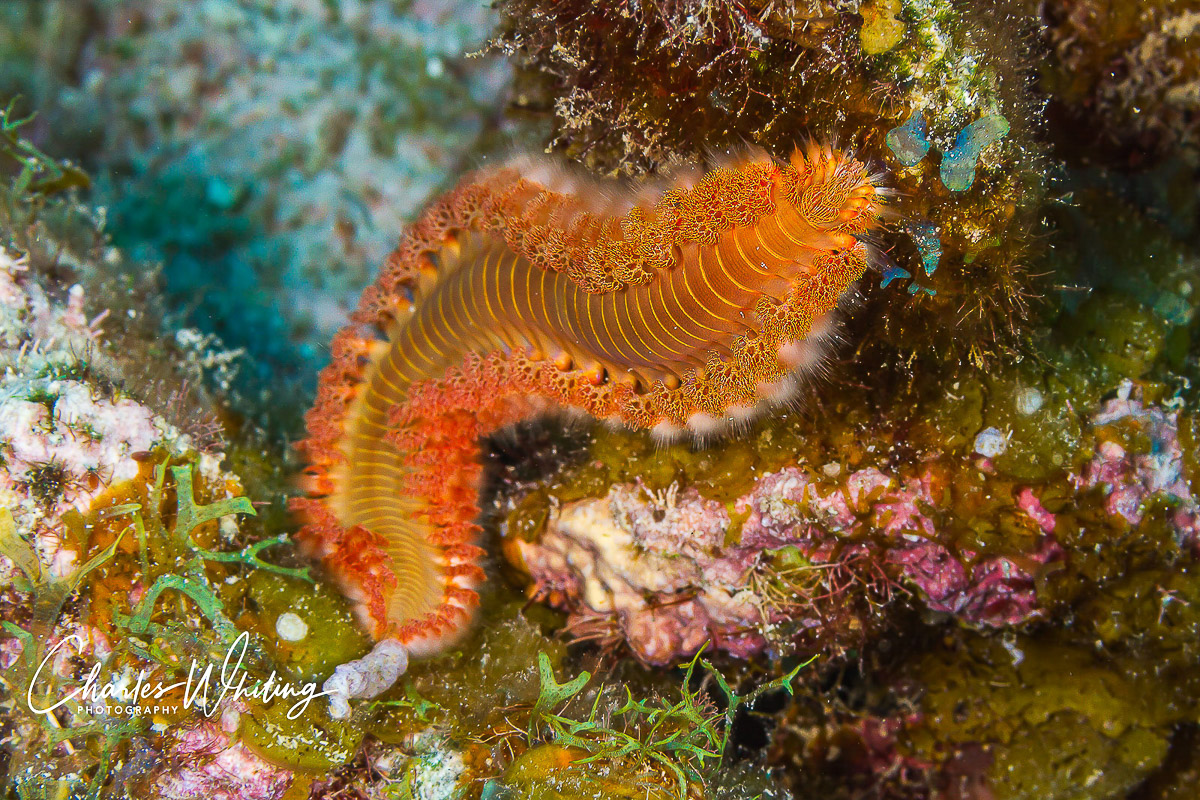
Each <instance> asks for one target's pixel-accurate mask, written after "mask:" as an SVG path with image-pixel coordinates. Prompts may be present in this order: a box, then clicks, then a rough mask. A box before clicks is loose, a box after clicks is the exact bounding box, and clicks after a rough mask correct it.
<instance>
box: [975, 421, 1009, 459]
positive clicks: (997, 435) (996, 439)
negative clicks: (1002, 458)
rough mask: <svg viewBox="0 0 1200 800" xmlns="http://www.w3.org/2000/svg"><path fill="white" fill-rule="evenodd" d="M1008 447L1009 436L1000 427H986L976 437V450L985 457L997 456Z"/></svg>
mask: <svg viewBox="0 0 1200 800" xmlns="http://www.w3.org/2000/svg"><path fill="white" fill-rule="evenodd" d="M1007 449H1008V437H1007V436H1005V435H1004V434H1003V433H1001V432H1000V430H999V429H998V428H984V429H983V430H981V431H980V432H979V434H978V435H977V436H976V437H975V452H976V453H978V454H979V455H981V456H983V457H984V458H995V457H996V456H998V455H1001V454H1003V453H1004V451H1005V450H1007Z"/></svg>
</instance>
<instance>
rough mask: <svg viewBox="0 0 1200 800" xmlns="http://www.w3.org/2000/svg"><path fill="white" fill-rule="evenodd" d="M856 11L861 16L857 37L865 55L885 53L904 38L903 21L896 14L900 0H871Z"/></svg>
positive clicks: (898, 11)
mask: <svg viewBox="0 0 1200 800" xmlns="http://www.w3.org/2000/svg"><path fill="white" fill-rule="evenodd" d="M858 13H859V14H861V15H862V18H863V26H862V30H861V31H859V38H860V39H861V40H862V49H863V52H864V53H866V54H867V55H872V56H873V55H878V54H879V53H886V52H887V51H888V50H891V49H892V48H893V47H895V46H896V45H898V44H899V43H900V40H901V39H903V38H904V34H905V28H904V23H903V22H901V21H900V19H899V18H898V17H897V16H896V15H897V14H899V13H900V0H871V2H868V3H864V4H863V5H862V7H861V8H859V10H858Z"/></svg>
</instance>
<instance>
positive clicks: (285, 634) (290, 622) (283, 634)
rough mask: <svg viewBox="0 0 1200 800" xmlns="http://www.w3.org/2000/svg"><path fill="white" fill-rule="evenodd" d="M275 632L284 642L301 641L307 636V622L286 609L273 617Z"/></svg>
mask: <svg viewBox="0 0 1200 800" xmlns="http://www.w3.org/2000/svg"><path fill="white" fill-rule="evenodd" d="M275 633H276V634H278V635H279V638H280V639H283V640H284V641H285V642H299V641H303V640H304V638H305V637H307V636H308V623H307V622H305V621H304V620H302V619H300V617H299V616H297V615H296V614H293V613H292V612H291V611H286V612H284V613H283V614H280V615H279V616H278V617H277V618H276V619H275Z"/></svg>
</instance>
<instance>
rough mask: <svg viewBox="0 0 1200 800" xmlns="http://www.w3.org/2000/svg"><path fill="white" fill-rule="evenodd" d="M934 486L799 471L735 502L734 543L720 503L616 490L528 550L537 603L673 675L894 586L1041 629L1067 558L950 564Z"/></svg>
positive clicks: (755, 646) (1034, 546)
mask: <svg viewBox="0 0 1200 800" xmlns="http://www.w3.org/2000/svg"><path fill="white" fill-rule="evenodd" d="M932 480H933V478H932V476H931V475H930V474H928V473H926V474H925V475H923V476H922V477H921V478H919V479H907V480H903V481H902V480H900V479H898V478H895V477H892V476H889V475H887V474H885V473H883V472H881V471H880V470H878V469H875V468H866V469H861V470H858V471H856V472H853V473H850V474H849V475H847V476H846V477H845V478H844V479H842V480H839V481H831V480H829V479H828V478H822V479H818V478H816V477H814V476H812V475H811V474H809V473H807V472H806V471H804V470H802V469H800V468H797V467H789V468H786V469H783V470H781V471H779V472H776V473H772V474H769V475H767V476H764V477H763V478H761V479H759V480H758V481H757V482H756V483H755V485H754V487H753V488H752V489H751V490H750V491H749V492H747V493H746V494H745V495H743V496H742V497H740V498H738V499H737V500H736V501H734V502H733V503H732V509H733V515H734V516H735V517H737V518H740V519H743V520H744V522H743V524H742V527H741V531H740V535H739V537H738V539H737V541H736V543H732V544H727V543H726V537H727V534H728V533H729V531H730V528H731V524H732V518H731V515H730V513H729V510H728V509H727V507H726V506H725V505H724V504H722V503H718V502H715V501H712V500H707V499H705V498H704V497H702V496H701V495H700V494H699V493H698V492H696V491H695V490H694V489H687V490H684V491H668V492H658V493H655V492H650V491H648V490H647V489H645V488H644V487H643V486H641V485H639V484H636V483H635V484H625V485H617V486H613V487H612V489H611V490H610V491H609V493H608V495H607V496H606V497H603V498H595V499H588V500H581V501H577V502H574V503H568V504H567V505H565V506H564V507H563V508H562V509H561V510H560V511H558V512H557V513H555V514H553V515H552V516H551V518H550V521H549V522H548V524H547V527H546V530H545V531H544V532H543V533H542V534H541V535H540V536H539V537H538V538H537V540H536V541H533V542H520V543H519V545H518V547H519V550H520V554H521V557H522V559H523V561H524V565H525V567H526V568H527V569H528V570H529V572H530V574H531V576H532V579H533V584H534V588H533V591H534V592H535V593H536V594H538V595H539V596H542V597H546V598H548V599H550V600H551V601H552V602H555V603H556V604H558V605H560V606H562V607H564V608H566V609H568V610H569V611H570V612H571V614H572V617H573V620H572V627H573V628H575V629H576V630H577V631H580V632H583V633H584V634H587V633H590V632H593V631H595V630H597V629H599V628H600V627H601V623H602V622H603V621H607V622H608V624H609V627H610V628H612V629H615V630H617V631H619V634H620V638H622V639H623V640H624V641H625V642H626V643H627V644H628V645H629V647H630V648H631V649H632V650H633V652H634V653H635V654H636V655H637V656H638V657H639V658H640V659H641V660H643V661H645V662H647V663H652V664H667V663H673V662H676V661H678V660H680V659H683V658H686V657H687V656H689V655H691V654H692V653H694V652H696V651H697V650H699V649H700V648H701V647H702V646H703V645H705V644H706V643H708V642H712V643H713V644H714V645H715V646H717V647H718V648H720V649H723V650H725V651H727V652H730V653H732V654H735V655H738V656H743V657H746V656H750V655H752V654H754V653H756V652H759V651H761V650H763V649H765V648H767V647H768V646H769V645H770V644H771V642H772V641H778V639H779V630H781V628H780V626H781V624H782V623H788V624H789V625H788V628H789V629H790V630H795V629H797V628H798V629H800V630H805V629H811V628H815V627H818V626H820V625H822V619H821V618H822V615H823V611H822V608H823V607H824V608H825V609H826V610H828V607H829V605H830V604H836V603H839V602H841V601H842V600H843V599H844V597H845V595H844V593H845V592H846V591H848V590H850V591H863V592H871V591H875V592H884V593H887V592H890V591H891V589H892V588H894V584H896V583H899V584H901V585H905V584H907V585H909V586H911V587H913V588H915V589H916V590H917V596H919V598H920V602H921V603H922V604H923V605H924V606H925V607H926V608H928V609H930V610H932V611H937V612H942V613H946V614H950V615H953V616H955V617H956V618H958V619H961V620H962V621H964V622H967V623H972V624H981V625H991V626H1000V625H1010V624H1016V623H1020V622H1023V621H1025V620H1027V619H1030V618H1031V617H1033V616H1035V615H1036V614H1037V613H1038V607H1037V595H1036V589H1035V579H1034V576H1033V575H1032V574H1031V573H1030V572H1029V569H1030V567H1031V565H1036V564H1042V563H1046V562H1047V561H1050V560H1052V559H1054V558H1056V557H1058V555H1059V554H1060V549H1059V548H1058V545H1057V544H1056V543H1055V541H1054V539H1053V537H1052V536H1050V535H1048V534H1044V535H1041V536H1038V537H1031V539H1030V547H1029V549H1028V552H1026V553H1024V554H1022V556H1023V557H1022V558H1021V559H1020V561H1021V564H1024V566H1022V565H1021V564H1018V561H1017V559H1014V558H1006V557H1002V556H993V557H986V558H979V559H976V558H975V555H976V554H975V553H973V552H970V551H965V552H961V553H959V554H957V555H955V554H954V553H953V552H952V551H951V550H950V549H949V548H948V547H947V546H946V545H945V544H944V543H942V542H940V541H939V539H938V536H939V532H938V530H937V527H936V525H935V523H934V521H933V518H932V516H931V514H930V513H929V512H930V510H931V509H936V508H937V506H938V503H937V502H935V500H934V498H933V496H932V495H931V493H930V484H931V482H932ZM1040 524H1041V523H1037V525H1040ZM1035 527H1036V526H1035ZM864 534H869V535H864ZM789 554H795V555H798V556H799V558H796V557H795V555H789ZM781 558H784V559H785V560H786V563H784V564H781V563H780V559H781ZM851 567H856V568H855V569H853V570H852V571H851V570H850V568H851ZM864 568H865V570H866V572H865V574H866V575H867V576H869V577H867V578H866V579H865V583H864V582H863V581H864V579H863V577H862V575H863V574H864ZM850 574H855V575H858V576H859V577H858V579H857V580H858V585H857V586H856V587H850V586H849V585H846V584H844V582H846V581H848V580H850V579H849V578H848V575H850ZM872 584H873V585H872Z"/></svg>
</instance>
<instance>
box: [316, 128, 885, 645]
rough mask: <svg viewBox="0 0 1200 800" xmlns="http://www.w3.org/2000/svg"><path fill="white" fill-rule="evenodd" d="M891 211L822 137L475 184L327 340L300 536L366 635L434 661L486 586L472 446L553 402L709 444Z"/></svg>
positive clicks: (406, 248) (797, 363) (781, 393)
mask: <svg viewBox="0 0 1200 800" xmlns="http://www.w3.org/2000/svg"><path fill="white" fill-rule="evenodd" d="M880 212H881V200H880V197H879V195H878V193H877V192H876V189H875V187H874V185H873V183H872V181H871V178H870V176H869V175H868V172H867V170H866V168H865V167H864V166H863V165H862V164H861V163H859V162H858V161H855V160H854V159H853V158H851V157H849V156H847V155H845V154H843V153H841V152H839V151H836V150H833V149H830V148H828V147H826V148H820V147H817V146H810V147H809V148H808V150H807V151H806V152H802V151H800V150H797V151H796V152H795V153H794V154H793V155H792V157H791V159H790V160H789V161H788V162H786V163H780V162H777V161H775V160H773V159H771V158H770V157H768V156H767V155H766V154H765V153H761V152H757V153H751V154H747V155H744V156H743V157H741V158H739V159H736V160H733V161H731V162H730V163H729V164H727V165H725V166H722V167H720V168H717V169H713V170H711V171H709V172H708V173H706V174H703V175H696V176H692V177H691V178H689V177H688V176H679V177H677V178H676V179H675V180H674V181H673V183H671V184H670V185H668V186H665V187H659V188H657V189H655V188H654V187H652V186H643V187H642V188H641V189H639V190H635V191H632V192H629V191H626V192H617V191H614V190H612V189H609V188H606V187H603V186H601V185H598V184H596V183H595V182H593V181H590V180H588V179H583V178H579V177H576V176H572V175H570V174H569V173H567V172H566V171H565V170H564V169H562V168H560V167H556V166H553V165H551V164H549V163H547V162H544V161H537V160H532V159H518V160H514V161H512V162H509V163H508V164H505V165H503V166H500V167H497V168H493V169H487V170H483V171H481V172H479V173H476V174H475V175H472V176H470V177H468V178H467V179H465V180H464V181H463V182H462V183H461V184H460V185H459V186H458V187H457V188H456V189H455V190H454V191H452V192H451V193H450V194H448V195H447V196H445V197H444V198H442V199H441V200H440V201H438V202H437V203H435V204H434V205H433V206H432V207H431V208H430V209H429V210H428V211H427V212H426V214H425V215H424V217H423V218H422V219H421V220H420V221H419V222H418V223H417V224H416V225H415V226H414V227H413V228H412V229H411V230H410V231H409V232H408V233H407V234H406V235H405V237H404V239H403V240H402V241H401V244H400V247H399V248H398V249H397V250H396V252H395V253H394V254H393V255H392V257H391V258H390V259H389V262H388V264H387V266H386V267H385V269H384V271H383V273H382V275H381V276H380V277H379V279H378V280H377V281H376V283H375V285H373V286H371V287H370V288H368V290H367V291H366V292H365V293H364V295H363V299H362V301H361V303H360V306H359V309H358V311H357V312H356V314H355V320H356V322H357V325H352V326H350V327H348V328H346V329H344V330H343V331H342V332H341V333H339V334H338V336H337V337H336V338H335V340H334V342H333V361H332V363H331V364H330V365H329V366H328V367H327V368H326V369H325V370H324V371H323V372H322V373H321V380H320V385H319V389H318V396H317V402H316V404H315V406H314V408H313V409H312V411H310V412H309V414H308V416H307V418H306V419H307V423H308V431H309V437H308V438H307V439H306V440H305V441H304V442H302V443H301V448H302V449H303V450H304V452H305V454H306V456H307V459H308V462H309V468H308V471H307V473H308V476H309V478H308V488H309V497H307V498H303V499H299V500H297V501H295V506H296V507H297V509H298V510H300V511H301V512H302V513H303V514H304V516H305V517H306V525H305V527H304V528H303V529H302V530H301V532H300V533H299V534H298V537H299V539H300V541H301V542H302V543H304V544H305V545H306V546H307V547H308V548H309V549H310V550H311V551H312V552H313V553H314V554H315V555H317V556H319V557H320V558H322V559H323V562H324V564H325V565H326V567H327V568H328V569H329V571H330V572H331V574H332V575H333V576H334V577H335V578H336V579H337V580H338V581H339V582H340V584H341V586H342V588H343V589H344V590H345V591H346V592H347V593H348V594H349V595H350V596H351V597H352V598H353V599H355V600H356V601H358V603H359V610H360V617H361V618H362V619H363V621H364V622H365V623H366V624H367V625H368V627H369V628H370V629H371V631H372V632H373V633H374V635H375V636H376V637H395V638H398V639H400V640H402V641H404V642H405V643H406V644H407V645H408V646H409V648H410V649H411V650H413V651H414V652H417V653H420V652H422V651H428V650H433V649H436V648H437V647H438V646H439V645H441V644H443V643H444V642H446V641H449V640H451V639H452V638H453V637H454V636H455V635H456V634H457V633H458V632H460V631H461V630H462V629H463V627H464V625H465V623H466V621H467V620H468V619H469V616H470V614H469V609H470V608H471V607H472V605H473V604H474V603H475V602H476V600H477V598H476V594H475V591H474V589H475V587H476V585H477V584H478V582H479V581H481V580H482V579H483V573H482V571H481V569H480V567H479V566H478V561H479V557H480V555H481V552H480V550H479V549H478V547H477V546H476V545H475V544H474V543H473V542H474V540H475V535H476V533H477V531H478V529H477V527H476V525H475V522H474V520H475V517H476V516H477V514H478V507H477V492H478V484H479V477H480V472H481V467H480V465H479V463H478V458H477V457H478V449H479V439H480V438H481V437H482V436H484V435H486V434H488V433H489V432H491V431H494V430H496V429H497V428H500V427H503V426H505V425H508V424H510V423H512V422H515V421H517V420H519V419H521V418H523V417H527V416H529V415H531V414H536V413H539V412H542V411H544V410H547V409H549V408H552V407H556V406H560V407H561V406H565V407H568V408H573V409H578V410H581V411H584V412H586V413H588V414H591V415H593V416H595V417H598V418H601V419H605V420H610V421H613V422H618V423H624V424H627V425H631V426H634V427H638V428H646V429H650V430H652V431H654V432H655V433H656V434H658V435H661V436H672V435H676V434H680V433H685V432H687V431H689V430H690V431H692V432H693V433H698V434H708V433H713V432H719V431H721V430H722V429H724V428H725V427H726V426H728V425H730V424H731V423H733V422H736V421H738V420H743V419H746V418H748V417H750V416H751V415H753V414H754V413H756V412H757V411H758V410H760V409H762V408H764V407H766V406H767V405H768V404H769V403H770V402H771V401H775V400H779V399H781V398H785V397H786V396H787V395H788V393H789V392H790V390H791V387H792V386H793V385H794V382H795V376H796V375H797V374H798V373H801V372H803V370H804V369H806V368H809V367H811V366H812V365H813V364H814V363H816V362H817V361H819V357H820V355H821V353H822V351H823V349H824V345H823V344H822V342H823V340H825V339H826V338H827V337H828V335H829V333H830V331H831V330H832V325H831V322H832V314H833V312H834V310H835V309H836V307H837V305H838V303H839V301H840V300H841V299H842V298H843V297H844V296H845V295H846V294H847V291H848V290H849V289H850V287H851V285H852V284H853V283H854V282H855V281H856V280H857V279H858V278H859V277H860V276H861V275H862V273H863V271H864V270H865V269H866V267H867V260H868V257H867V252H866V249H865V247H864V246H863V245H862V244H861V243H860V242H859V241H858V238H857V237H858V236H859V235H860V234H862V233H864V232H867V231H869V230H871V229H872V228H875V227H877V226H878V224H879V216H880ZM372 330H377V331H382V332H383V333H384V334H386V340H381V339H378V338H376V337H375V336H374V335H373V334H372V333H371V331H372Z"/></svg>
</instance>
